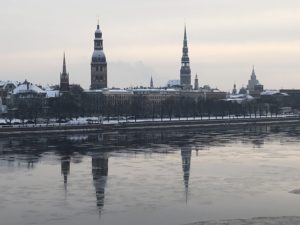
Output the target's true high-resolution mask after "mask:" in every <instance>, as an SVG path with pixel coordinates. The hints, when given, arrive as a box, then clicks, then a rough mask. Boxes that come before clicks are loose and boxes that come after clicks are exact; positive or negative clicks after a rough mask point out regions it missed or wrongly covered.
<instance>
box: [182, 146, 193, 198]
mask: <svg viewBox="0 0 300 225" xmlns="http://www.w3.org/2000/svg"><path fill="white" fill-rule="evenodd" d="M191 157H192V147H181V159H182V172H183V181H184V190H185V201H186V203H187V202H188V193H189V179H190V169H191Z"/></svg>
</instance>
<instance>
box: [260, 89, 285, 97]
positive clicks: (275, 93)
mask: <svg viewBox="0 0 300 225" xmlns="http://www.w3.org/2000/svg"><path fill="white" fill-rule="evenodd" d="M260 95H264V96H271V95H282V96H288V94H286V93H281V92H280V91H278V90H265V91H264V92H262V93H261V94H260Z"/></svg>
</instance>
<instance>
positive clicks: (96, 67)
mask: <svg viewBox="0 0 300 225" xmlns="http://www.w3.org/2000/svg"><path fill="white" fill-rule="evenodd" d="M102 88H107V62H106V57H105V54H104V52H103V39H102V31H101V30H100V26H99V23H98V25H97V30H96V31H95V40H94V52H93V56H92V62H91V87H90V89H91V90H96V89H102Z"/></svg>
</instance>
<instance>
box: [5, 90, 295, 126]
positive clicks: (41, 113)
mask: <svg viewBox="0 0 300 225" xmlns="http://www.w3.org/2000/svg"><path fill="white" fill-rule="evenodd" d="M299 100H300V99H299ZM299 100H295V99H292V100H287V99H277V98H266V99H264V98H258V99H254V100H251V101H244V102H242V103H237V102H232V101H226V100H204V99H203V98H201V97H199V98H197V99H195V98H192V97H189V96H184V95H179V96H170V97H168V98H166V99H165V100H163V101H157V102H154V101H150V100H149V99H148V98H147V97H146V96H145V95H133V96H132V97H130V98H125V99H123V100H122V101H120V100H114V101H113V100H112V99H110V98H109V97H107V96H105V95H98V96H97V97H94V98H93V97H91V95H89V94H88V93H86V92H84V91H83V89H82V88H81V87H80V86H73V87H72V88H71V90H70V92H67V93H64V94H62V95H61V96H59V97H56V98H50V99H45V98H32V99H29V100H26V101H25V100H24V101H22V100H20V101H17V102H16V103H15V104H14V105H12V106H10V107H9V110H8V114H7V115H6V116H7V117H8V118H9V119H13V118H17V119H20V120H22V121H25V120H32V121H33V122H34V123H37V120H38V119H39V118H43V119H44V120H48V121H49V119H51V118H52V119H56V120H57V121H63V120H67V119H72V118H78V117H86V116H97V117H98V116H102V117H103V118H105V119H106V120H111V119H125V120H127V119H134V120H137V119H142V118H147V119H149V118H150V119H151V118H152V119H157V118H159V119H161V120H162V119H166V118H167V119H170V120H171V119H172V118H174V117H176V118H179V119H181V118H182V119H184V118H190V117H193V118H196V117H200V118H203V117H208V118H224V117H226V116H228V117H237V118H242V117H246V116H250V117H262V116H265V115H270V116H277V115H278V113H279V111H280V108H281V107H283V106H289V105H293V106H294V107H296V108H297V107H299Z"/></svg>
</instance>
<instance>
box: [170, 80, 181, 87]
mask: <svg viewBox="0 0 300 225" xmlns="http://www.w3.org/2000/svg"><path fill="white" fill-rule="evenodd" d="M167 87H168V88H173V87H175V88H177V87H178V88H180V87H181V85H180V80H169V81H168V83H167Z"/></svg>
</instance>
